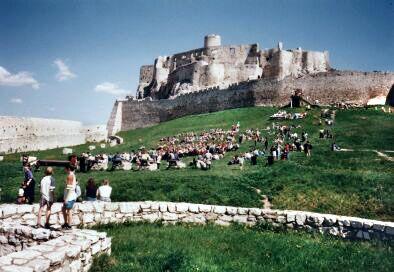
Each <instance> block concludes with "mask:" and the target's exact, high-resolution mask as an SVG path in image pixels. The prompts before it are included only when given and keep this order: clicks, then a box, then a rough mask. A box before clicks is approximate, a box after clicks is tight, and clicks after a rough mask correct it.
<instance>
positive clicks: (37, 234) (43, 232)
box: [31, 228, 51, 240]
mask: <svg viewBox="0 0 394 272" xmlns="http://www.w3.org/2000/svg"><path fill="white" fill-rule="evenodd" d="M31 234H32V236H33V239H34V240H48V239H49V237H50V235H51V231H50V230H47V229H44V228H39V229H33V230H32V232H31Z"/></svg>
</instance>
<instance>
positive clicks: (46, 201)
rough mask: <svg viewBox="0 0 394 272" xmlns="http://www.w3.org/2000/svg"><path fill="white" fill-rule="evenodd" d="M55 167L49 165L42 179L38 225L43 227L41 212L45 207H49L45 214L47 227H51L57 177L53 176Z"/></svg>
mask: <svg viewBox="0 0 394 272" xmlns="http://www.w3.org/2000/svg"><path fill="white" fill-rule="evenodd" d="M52 175H53V169H52V167H48V168H47V169H46V171H45V177H43V178H42V180H41V186H40V188H41V189H40V192H41V199H40V208H39V209H38V217H37V227H42V224H41V214H42V210H43V209H44V207H45V206H46V207H47V210H46V215H45V228H47V229H49V228H50V225H49V219H50V217H51V207H52V204H53V201H54V198H55V196H54V190H55V179H54V177H53V176H52Z"/></svg>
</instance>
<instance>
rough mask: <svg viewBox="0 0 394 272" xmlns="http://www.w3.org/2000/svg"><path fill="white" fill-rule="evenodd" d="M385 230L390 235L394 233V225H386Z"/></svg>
mask: <svg viewBox="0 0 394 272" xmlns="http://www.w3.org/2000/svg"><path fill="white" fill-rule="evenodd" d="M384 232H385V233H386V234H388V235H394V227H393V226H386V229H385V231H384Z"/></svg>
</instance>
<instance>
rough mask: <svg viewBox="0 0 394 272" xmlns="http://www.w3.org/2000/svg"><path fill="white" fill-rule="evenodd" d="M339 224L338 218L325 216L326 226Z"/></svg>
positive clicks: (324, 222)
mask: <svg viewBox="0 0 394 272" xmlns="http://www.w3.org/2000/svg"><path fill="white" fill-rule="evenodd" d="M336 223H337V217H336V216H330V215H325V216H324V221H323V224H324V225H325V226H332V225H335V224H336Z"/></svg>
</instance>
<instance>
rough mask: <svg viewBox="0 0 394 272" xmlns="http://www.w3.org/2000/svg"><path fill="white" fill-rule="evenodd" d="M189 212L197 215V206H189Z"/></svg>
mask: <svg viewBox="0 0 394 272" xmlns="http://www.w3.org/2000/svg"><path fill="white" fill-rule="evenodd" d="M189 212H192V213H198V212H199V208H198V204H189Z"/></svg>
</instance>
